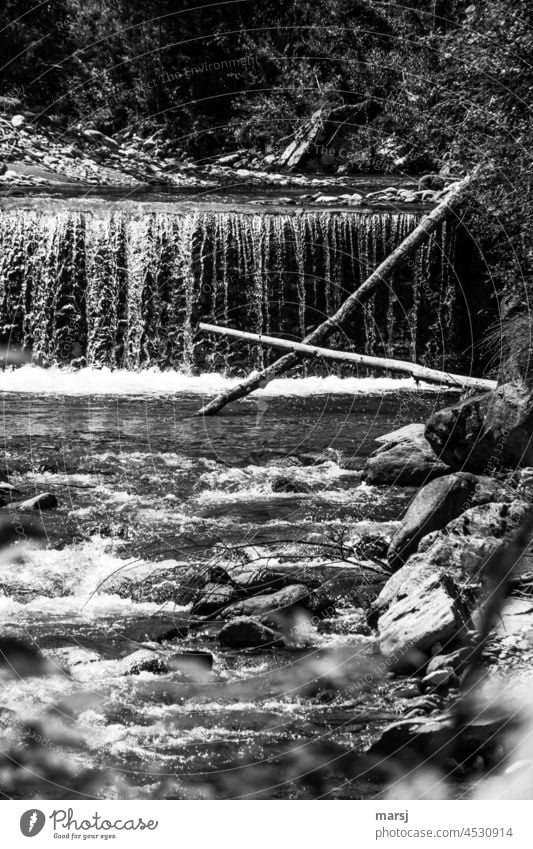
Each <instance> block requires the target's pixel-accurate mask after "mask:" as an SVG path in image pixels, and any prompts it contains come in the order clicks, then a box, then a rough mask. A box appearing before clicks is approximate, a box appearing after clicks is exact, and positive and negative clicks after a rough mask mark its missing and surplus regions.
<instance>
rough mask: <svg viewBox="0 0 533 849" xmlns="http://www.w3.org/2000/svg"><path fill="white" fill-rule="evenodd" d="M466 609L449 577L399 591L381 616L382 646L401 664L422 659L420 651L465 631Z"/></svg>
mask: <svg viewBox="0 0 533 849" xmlns="http://www.w3.org/2000/svg"><path fill="white" fill-rule="evenodd" d="M465 628H466V613H465V611H464V609H463V605H462V604H461V601H460V599H459V591H458V589H457V587H456V586H455V584H454V583H453V581H452V580H451V579H450V578H448V577H446V576H441V577H440V578H439V577H437V578H430V579H429V580H427V581H425V582H424V583H423V584H421V585H420V586H419V587H418V588H417V589H416V590H414V591H411V590H406V592H405V593H404V594H403V595H402V594H400V593H399V594H398V596H397V597H396V599H395V600H394V602H393V603H392V604H391V605H390V607H389V608H388V610H387V611H386V612H385V613H383V614H382V615H381V616H380V617H379V620H378V634H379V647H380V650H381V653H382V654H383V656H384V657H385V658H386V659H387V660H388V661H392V662H393V665H394V666H395V667H397V668H402V667H408V666H412V665H413V661H414V662H415V663H419V662H420V658H419V657H417V656H416V653H417V652H429V650H430V649H431V647H432V646H433V645H435V643H443V642H444V643H445V642H446V641H447V640H451V639H453V638H455V637H457V636H458V635H459V634H461V633H464V632H465Z"/></svg>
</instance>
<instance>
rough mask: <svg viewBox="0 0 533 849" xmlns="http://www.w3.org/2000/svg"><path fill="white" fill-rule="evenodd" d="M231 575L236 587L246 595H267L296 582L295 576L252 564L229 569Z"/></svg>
mask: <svg viewBox="0 0 533 849" xmlns="http://www.w3.org/2000/svg"><path fill="white" fill-rule="evenodd" d="M228 574H229V577H230V579H231V582H232V584H233V586H234V587H237V588H238V589H240V590H241V591H242V592H243V593H245V594H246V595H265V594H266V593H273V592H277V591H278V590H282V589H283V588H284V587H287V586H290V584H293V583H294V578H291V576H290V575H284V574H283V572H276V571H274V570H271V569H254V568H253V567H250V566H239V567H236V568H232V569H230V570H229V573H228Z"/></svg>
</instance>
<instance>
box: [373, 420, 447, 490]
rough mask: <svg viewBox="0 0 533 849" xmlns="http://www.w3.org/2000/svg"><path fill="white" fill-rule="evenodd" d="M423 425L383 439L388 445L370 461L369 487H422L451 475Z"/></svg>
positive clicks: (402, 430)
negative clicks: (374, 485)
mask: <svg viewBox="0 0 533 849" xmlns="http://www.w3.org/2000/svg"><path fill="white" fill-rule="evenodd" d="M424 429H425V426H424V425H423V424H418V425H408V426H407V427H404V428H400V429H399V430H398V431H393V432H392V433H390V434H386V436H385V437H380V439H379V442H382V443H384V444H383V445H381V446H380V447H379V448H378V449H377V451H376V452H375V453H374V454H373V455H372V456H371V457H369V458H368V460H367V461H366V465H365V468H364V472H363V477H364V479H365V480H366V482H367V483H368V484H378V485H379V484H381V485H388V486H391V485H396V486H420V485H422V484H425V483H428V482H429V481H431V480H433V478H437V477H441V476H442V475H445V474H447V473H448V472H449V469H448V467H447V466H446V465H445V464H444V463H443V462H442V461H441V460H439V458H438V457H437V456H436V455H435V452H434V451H433V449H432V447H431V445H430V444H429V442H428V441H427V439H426V438H425V436H424Z"/></svg>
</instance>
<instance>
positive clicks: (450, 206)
mask: <svg viewBox="0 0 533 849" xmlns="http://www.w3.org/2000/svg"><path fill="white" fill-rule="evenodd" d="M478 173H479V171H478V170H476V171H474V172H473V173H472V174H470V175H469V176H467V177H465V178H464V180H461V181H460V182H459V183H457V184H456V185H455V186H454V187H453V188H452V189H451V190H450V192H449V193H448V194H447V195H446V197H445V198H444V199H443V200H442V201H441V202H440V203H439V204H438V206H436V207H435V208H434V209H433V210H432V211H431V212H430V213H429V215H426V216H425V217H424V218H423V219H422V221H421V222H420V224H418V225H417V227H415V229H414V230H413V231H412V232H411V233H409V235H408V236H407V238H406V239H404V240H403V242H402V243H401V244H400V245H398V247H397V248H396V249H395V250H394V251H393V252H392V253H391V254H389V256H388V257H387V258H386V259H385V260H383V262H382V263H381V264H380V265H378V267H377V268H376V269H375V271H373V272H372V274H371V275H370V277H367V279H366V280H365V282H364V283H362V284H361V285H360V286H359V288H358V289H356V291H355V292H353V294H351V295H350V297H349V298H347V299H346V300H345V301H344V303H343V304H342V305H341V306H340V307H339V309H338V310H337V312H336V313H335V314H334V315H332V316H331V318H328V319H326V321H324V322H322V324H319V326H318V327H317V328H315V330H313V331H312V333H310V334H309V335H308V336H306V337H305V339H303V342H304V344H311V345H314V344H315V343H317V342H324V341H325V340H326V339H328V338H329V337H330V336H331V335H332V334H333V333H336V332H337V331H338V330H340V329H341V328H342V326H343V324H344V323H345V322H346V321H347V319H348V318H349V317H350V315H351V314H352V313H353V312H354V310H355V308H356V307H357V306H358V305H359V304H360V303H362V301H363V300H364V299H365V297H367V296H368V295H370V294H371V293H372V292H373V291H374V290H375V289H376V288H377V287H378V286H379V285H380V284H382V283H387V282H388V281H389V280H390V278H391V276H392V274H393V272H394V271H395V269H396V268H397V267H398V265H399V264H400V263H401V262H402V260H404V259H405V258H406V256H408V255H409V254H410V253H411V252H412V251H414V250H416V248H418V247H420V245H423V244H424V242H426V241H427V239H429V237H430V235H431V234H432V233H433V232H434V231H435V230H436V229H437V227H438V226H439V224H441V223H442V222H443V221H445V219H446V218H448V216H449V215H450V214H451V213H452V212H453V211H454V209H455V208H456V207H457V206H458V205H459V204H460V203H461V201H462V199H463V195H464V194H465V191H466V189H468V188H469V186H470V185H471V183H472V181H473V180H474V179H475V178H476V177H477V175H478ZM300 356H301V354H300V353H297V352H296V351H292V352H291V353H290V354H286V355H285V356H284V357H282V358H281V359H279V360H276V362H274V363H272V364H271V365H269V366H267V368H265V369H263V370H262V371H260V372H254V373H253V374H251V375H249V376H248V377H247V378H246V379H245V380H243V381H242V382H241V383H239V384H238V385H237V386H234V387H233V388H232V389H228V390H226V391H225V392H221V393H220V394H219V395H217V397H216V398H214V399H213V400H212V401H210V402H209V404H207V405H206V406H205V407H203V408H202V409H201V410H199V412H198V413H197V415H199V416H213V415H215V413H218V412H219V410H221V409H222V407H225V406H226V404H229V403H230V402H231V401H237V400H238V399H239V398H244V397H245V396H246V395H249V394H250V392H253V391H254V389H259V387H261V386H265V385H266V384H267V383H268V382H269V381H270V380H273V379H274V378H275V377H277V376H278V375H280V374H283V372H286V371H288V370H289V369H290V368H292V367H293V366H295V365H296V364H297V363H298V362H299V360H300Z"/></svg>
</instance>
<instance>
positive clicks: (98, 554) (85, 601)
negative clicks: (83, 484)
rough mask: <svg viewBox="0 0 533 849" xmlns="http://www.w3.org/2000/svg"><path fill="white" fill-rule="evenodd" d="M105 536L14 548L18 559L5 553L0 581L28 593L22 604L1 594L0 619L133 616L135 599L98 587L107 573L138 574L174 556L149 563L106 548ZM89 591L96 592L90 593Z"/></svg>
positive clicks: (150, 607)
mask: <svg viewBox="0 0 533 849" xmlns="http://www.w3.org/2000/svg"><path fill="white" fill-rule="evenodd" d="M108 548H109V540H104V539H102V538H101V537H98V536H94V537H92V538H91V540H90V541H88V542H83V543H79V544H77V545H73V546H70V547H68V548H63V549H59V550H58V549H39V548H31V547H22V546H21V547H19V546H17V547H16V555H15V556H16V563H13V562H10V561H11V558H9V559H8V558H4V560H3V562H1V563H0V582H2V583H3V584H5V585H7V586H10V585H11V586H13V585H16V588H17V590H18V592H19V593H25V592H26V593H31V597H29V599H28V601H27V602H26V603H20V602H19V601H18V600H17V599H16V598H11V597H9V595H5V596H0V622H1V621H2V620H3V621H10V620H11V619H12V618H13V616H14V615H16V618H17V619H19V618H20V616H21V615H23V616H24V617H27V618H30V619H32V618H33V619H34V618H35V615H36V614H37V615H38V616H42V615H43V614H44V615H46V616H49V617H52V618H53V617H59V618H61V617H64V616H66V615H71V616H75V617H76V618H78V617H79V616H81V617H82V618H89V619H90V618H93V617H98V616H102V615H106V614H112V613H114V614H117V615H131V614H132V612H133V602H132V601H131V599H124V598H122V597H120V596H118V595H116V594H114V593H112V592H111V593H110V592H106V589H105V585H104V586H103V588H102V590H101V591H97V590H98V587H99V586H100V584H101V583H102V582H104V581H105V579H106V578H108V577H110V576H111V575H113V574H114V573H117V571H119V570H120V574H123V575H124V574H125V575H132V574H134V575H135V576H139V575H140V574H143V575H144V574H149V573H151V572H152V571H154V570H157V569H164V568H168V567H169V566H171V565H172V566H173V565H175V562H176V561H174V560H172V561H168V560H167V561H161V562H158V563H151V562H150V561H145V560H142V559H133V558H132V559H130V560H123V559H120V558H118V557H115V556H114V555H113V554H111V553H110V552H109V551H108ZM93 593H95V594H94V595H93ZM159 607H160V605H157V604H151V603H142V604H138V603H136V604H135V611H136V612H140V611H141V609H142V611H143V612H155V611H157V610H158V609H159Z"/></svg>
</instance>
